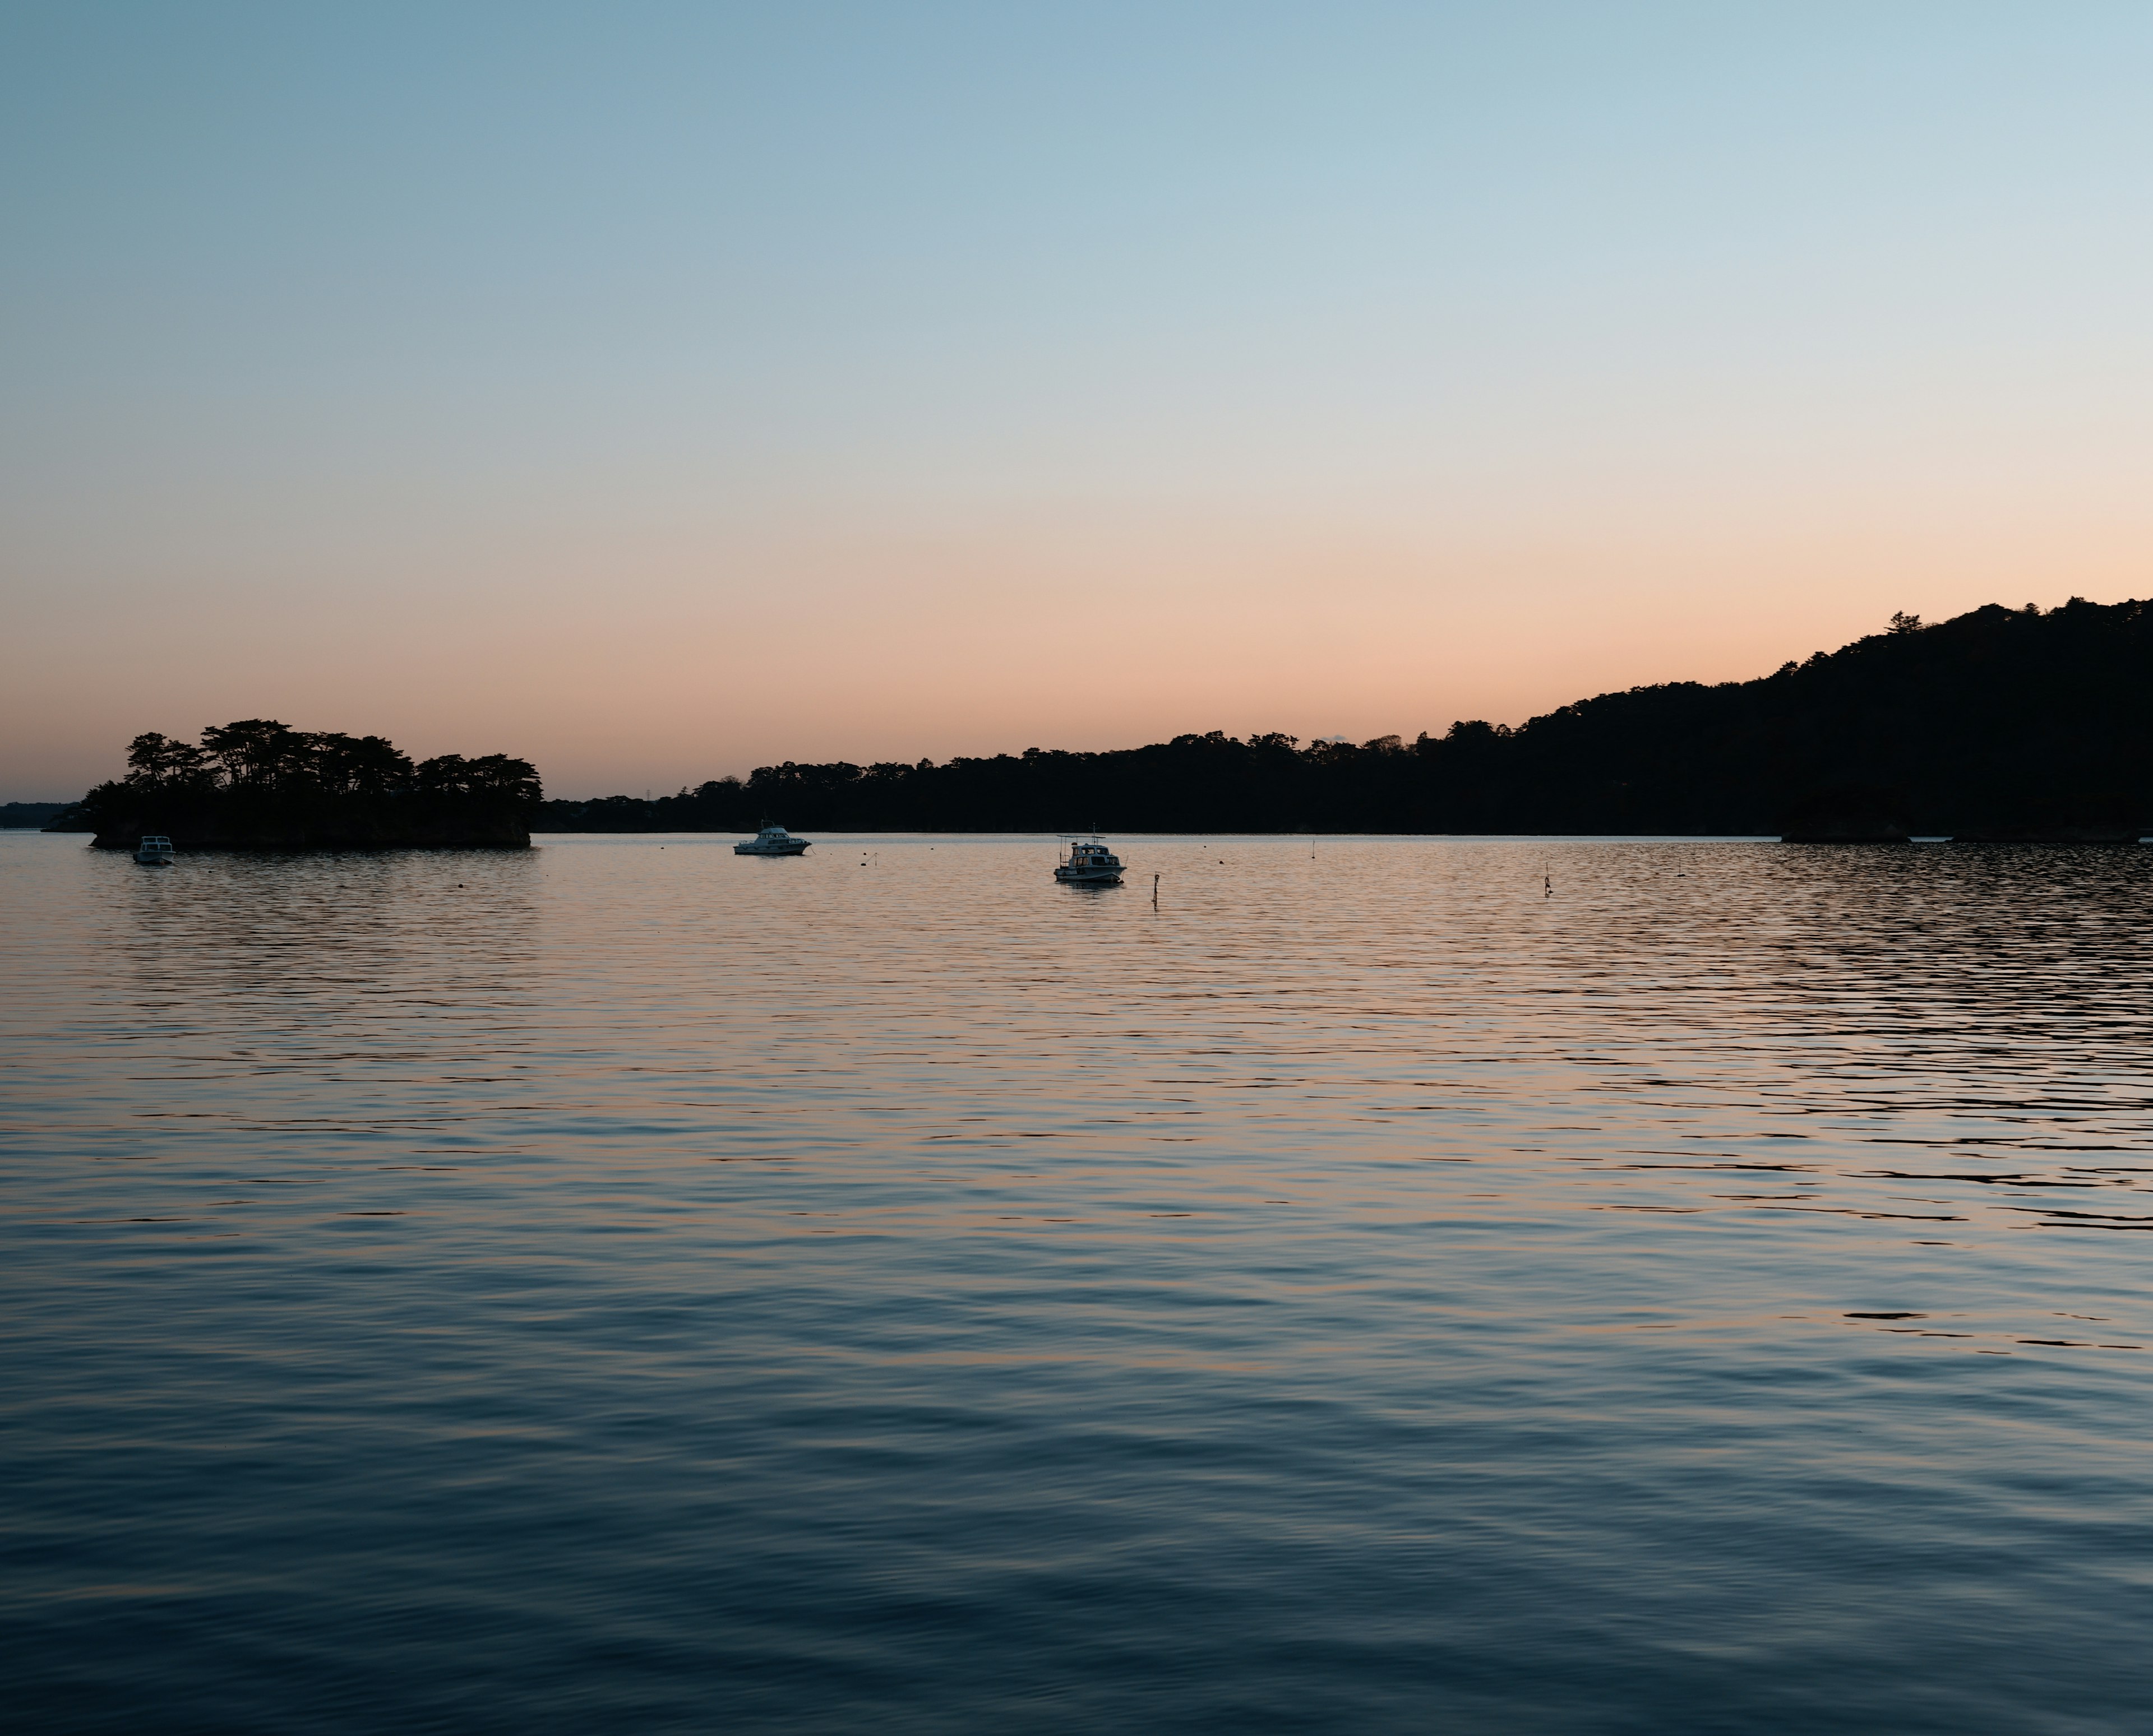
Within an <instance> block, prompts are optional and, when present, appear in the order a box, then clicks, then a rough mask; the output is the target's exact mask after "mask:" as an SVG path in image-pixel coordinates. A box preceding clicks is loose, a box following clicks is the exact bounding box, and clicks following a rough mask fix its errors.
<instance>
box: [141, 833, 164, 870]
mask: <svg viewBox="0 0 2153 1736" xmlns="http://www.w3.org/2000/svg"><path fill="white" fill-rule="evenodd" d="M135 860H136V861H138V862H140V864H141V865H143V866H144V867H145V868H169V867H171V865H172V840H171V839H169V838H167V837H166V836H165V835H164V834H163V833H162V832H147V833H145V834H144V835H143V837H142V841H141V842H140V843H139V844H137V845H135Z"/></svg>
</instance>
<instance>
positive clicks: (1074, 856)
mask: <svg viewBox="0 0 2153 1736" xmlns="http://www.w3.org/2000/svg"><path fill="white" fill-rule="evenodd" d="M1054 877H1055V878H1056V880H1058V881H1061V884H1062V885H1063V886H1119V885H1121V883H1122V859H1121V858H1120V857H1119V856H1117V855H1115V854H1114V853H1113V851H1112V850H1109V849H1107V846H1106V845H1103V844H1102V843H1101V842H1100V841H1099V840H1097V838H1079V839H1077V840H1076V841H1075V842H1074V843H1072V844H1071V845H1070V846H1069V854H1068V855H1066V856H1065V857H1063V858H1062V859H1061V861H1060V862H1058V863H1056V865H1055V869H1054Z"/></svg>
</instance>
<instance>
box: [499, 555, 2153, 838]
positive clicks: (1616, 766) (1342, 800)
mask: <svg viewBox="0 0 2153 1736" xmlns="http://www.w3.org/2000/svg"><path fill="white" fill-rule="evenodd" d="M2149 791H2153V602H2122V603H2115V604H2106V605H2104V604H2096V603H2089V602H2084V601H2083V600H2081V599H2078V598H2074V599H2072V600H2071V601H2070V602H2067V603H2064V604H2063V605H2061V606H2060V607H2056V608H2054V609H2050V610H2048V611H2045V612H2044V611H2043V610H2042V609H2040V608H2039V607H2037V606H2035V605H2033V604H2031V603H2029V604H2028V605H2026V606H2025V607H2023V608H2019V609H2011V608H2006V607H2001V606H1999V605H1997V604H1990V605H1988V606H1987V607H1983V608H1980V609H1976V610H1974V611H1972V612H1971V613H1968V614H1965V615H1962V616H1959V617H1957V618H1955V619H1953V620H1950V621H1946V622H1937V623H1934V624H1925V623H1924V622H1921V620H1919V619H1918V618H1917V617H1913V616H1910V615H1906V614H1904V613H1901V614H1899V615H1896V616H1894V617H1892V620H1891V626H1890V627H1889V628H1888V629H1887V630H1886V631H1885V632H1879V633H1875V634H1871V635H1870V636H1868V637H1864V638H1860V639H1857V640H1855V642H1853V643H1851V644H1849V645H1846V646H1844V647H1841V648H1840V649H1839V650H1837V651H1833V652H1821V651H1820V652H1817V653H1816V654H1815V656H1813V657H1809V659H1808V660H1807V661H1805V662H1788V663H1786V664H1784V665H1783V666H1782V667H1780V668H1779V669H1778V670H1777V671H1775V672H1774V673H1772V674H1771V675H1769V676H1765V677H1763V678H1759V679H1757V680H1753V681H1745V682H1722V683H1717V684H1713V685H1707V684H1703V683H1696V682H1674V683H1664V684H1661V685H1657V686H1651V687H1638V688H1631V689H1629V690H1628V691H1627V692H1624V693H1602V694H1600V695H1598V696H1597V697H1596V698H1590V699H1581V700H1579V701H1577V702H1576V703H1573V704H1570V705H1565V706H1562V707H1560V708H1557V709H1556V710H1555V711H1552V712H1550V713H1546V714H1545V715H1544V716H1541V717H1536V718H1532V719H1531V720H1530V721H1529V722H1528V723H1524V724H1521V725H1519V727H1517V728H1508V727H1505V726H1504V725H1502V724H1499V723H1493V724H1491V723H1486V722H1484V721H1479V720H1474V721H1461V722H1458V723H1452V724H1450V725H1449V726H1448V728H1446V729H1445V730H1444V731H1443V733H1441V734H1439V735H1431V734H1429V733H1425V732H1423V733H1421V734H1420V735H1418V737H1417V738H1415V739H1412V740H1411V741H1407V740H1405V739H1402V737H1400V736H1396V735H1387V736H1381V737H1378V738H1377V739H1374V740H1372V741H1367V742H1362V743H1359V744H1352V743H1347V742H1336V741H1323V740H1318V741H1309V742H1304V741H1302V740H1300V739H1298V738H1296V737H1295V736H1291V735H1287V734H1282V733H1275V734H1257V735H1252V736H1250V737H1248V738H1247V739H1239V738H1236V737H1234V736H1229V735H1228V734H1225V733H1224V732H1222V731H1218V730H1213V731H1210V732H1209V733H1204V734H1188V735H1178V736H1176V737H1174V738H1173V739H1172V740H1171V741H1167V742H1160V743H1156V744H1153V745H1150V746H1148V747H1141V748H1131V749H1121V750H1116V751H1110V752H1104V753H1077V752H1069V751H1066V750H1062V749H1041V748H1028V749H1025V750H1024V752H1022V753H1021V754H996V755H994V756H992V757H990V758H964V759H953V760H950V761H949V762H948V763H947V764H940V765H938V764H934V762H933V761H931V760H926V759H922V760H920V761H919V762H917V763H916V764H902V763H883V764H869V765H856V764H850V763H847V762H845V761H836V762H832V763H829V764H797V763H795V762H793V761H791V760H787V761H786V762H784V763H783V764H779V765H765V766H758V767H757V768H756V769H755V771H754V772H753V774H751V776H749V777H748V778H746V779H738V778H719V779H713V780H711V781H710V782H707V783H705V784H700V785H699V786H697V787H696V788H695V789H681V790H680V791H679V792H678V793H677V794H673V795H669V796H662V797H659V798H657V799H654V800H646V799H639V798H635V797H631V796H608V797H603V798H600V799H596V800H591V801H551V802H547V803H546V804H544V805H543V806H542V808H541V809H540V810H538V811H537V815H536V817H535V819H534V821H533V824H534V825H536V826H537V828H538V829H540V830H561V831H644V830H679V831H723V832H732V831H749V830H754V829H755V828H756V827H757V826H759V825H762V824H764V823H765V822H767V821H776V822H777V823H779V824H781V825H787V826H790V827H791V828H793V829H794V830H811V829H814V828H824V829H829V830H847V831H855V830H857V831H874V830H903V831H1052V830H1075V829H1077V828H1080V827H1088V826H1092V825H1098V826H1100V827H1102V828H1103V829H1106V830H1115V831H1125V832H1127V831H1199V832H1203V831H1236V832H1244V831H1246V832H1267V831H1326V832H1348V831H1351V832H1452V833H1457V832H1465V833H1474V832H1566V833H1626V832H1627V833H1635V832H1651V833H1690V834H1697V833H1705V834H1713V833H1718V834H1736V835H1742V834H1765V835H1778V834H1781V833H1787V834H1789V835H1819V836H1834V835H1845V836H1867V835H1876V836H1884V835H1894V834H1897V833H1903V832H1905V831H1906V830H1911V831H1914V832H1916V833H1929V834H1937V835H1961V836H1993V837H2006V836H2019V835H2023V836H2032V835H2072V834H2074V833H2077V832H2084V831H2108V832H2114V833H2117V834H2119V835H2120V834H2121V833H2125V832H2130V831H2132V830H2134V829H2136V828H2139V827H2141V826H2143V825H2145V824H2147V823H2148V822H2149V821H2153V801H2149V799H2148V796H2149Z"/></svg>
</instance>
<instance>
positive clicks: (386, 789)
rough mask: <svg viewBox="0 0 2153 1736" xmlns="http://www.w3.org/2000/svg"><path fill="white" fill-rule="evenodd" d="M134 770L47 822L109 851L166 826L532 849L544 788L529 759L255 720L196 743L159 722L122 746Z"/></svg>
mask: <svg viewBox="0 0 2153 1736" xmlns="http://www.w3.org/2000/svg"><path fill="white" fill-rule="evenodd" d="M127 768H128V769H127V775H126V776H125V777H124V778H120V779H115V781H113V782H111V783H109V784H99V785H98V786H97V787H96V788H95V789H93V790H91V791H90V792H89V794H87V795H86V796H84V798H83V799H81V800H80V801H79V802H77V803H76V804H74V805H73V806H72V807H70V808H69V809H67V810H65V811H64V813H62V814H61V815H59V816H58V817H57V818H55V819H54V820H53V821H52V822H51V823H50V824H48V825H47V826H46V827H45V830H47V831H49V832H90V833H93V834H94V836H93V837H92V839H91V840H90V841H91V843H92V844H94V845H95V846H96V847H98V848H99V849H100V850H117V849H132V848H133V847H134V845H135V841H136V840H138V839H139V838H140V837H141V835H143V834H145V833H149V832H162V833H164V834H165V835H167V836H169V837H170V838H171V840H172V841H173V842H174V843H175V844H176V845H180V846H181V848H182V849H188V848H191V849H196V850H204V849H207V850H218V849H222V850H379V849H387V848H391V847H396V846H408V845H466V846H468V845H491V846H501V847H507V848H522V847H527V846H528V845H529V844H530V842H531V830H530V826H531V817H532V814H533V813H534V812H535V811H536V810H537V806H538V804H539V802H540V799H541V798H542V794H543V792H542V790H541V789H540V788H539V784H538V774H537V770H536V769H534V768H533V767H532V765H531V764H530V763H529V762H528V761H527V760H522V759H510V758H508V757H507V756H506V754H484V755H481V756H480V757H479V758H476V759H466V758H465V757H464V756H463V755H461V754H442V755H440V756H439V757H437V758H435V759H422V760H419V761H416V762H415V761H414V760H413V759H411V757H410V755H409V754H405V753H404V752H402V751H401V750H400V749H398V748H397V747H396V745H395V744H394V743H393V742H389V741H386V740H384V739H382V738H381V737H380V736H378V735H364V736H350V735H339V734H337V733H333V732H330V733H323V732H318V731H310V730H303V729H293V728H289V727H288V726H287V725H285V724H283V723H277V722H276V721H274V720H273V719H271V718H247V719H246V720H244V721H242V722H239V723H225V724H221V725H218V726H216V727H214V728H208V729H205V730H203V731H202V733H201V741H200V742H199V743H196V742H188V741H180V740H176V739H173V738H171V737H170V736H165V735H160V734H156V733H150V734H147V735H138V736H137V737H135V739H134V741H133V742H131V743H130V744H129V745H128V749H127Z"/></svg>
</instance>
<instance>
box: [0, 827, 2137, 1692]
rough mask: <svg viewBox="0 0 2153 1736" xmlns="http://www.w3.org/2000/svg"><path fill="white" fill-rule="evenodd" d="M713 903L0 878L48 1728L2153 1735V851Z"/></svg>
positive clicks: (224, 873) (638, 847)
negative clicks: (2152, 1048) (2152, 1066)
mask: <svg viewBox="0 0 2153 1736" xmlns="http://www.w3.org/2000/svg"><path fill="white" fill-rule="evenodd" d="M729 841H730V840H712V839H703V838H679V837H675V838H650V839H645V838H633V839H602V838H554V839H547V840H542V844H543V847H542V848H541V849H538V850H533V851H532V852H530V853H528V854H481V853H412V854H394V855H370V856H364V855H346V856H336V855H329V856H313V857H272V856H262V857H247V856H238V855H199V856H189V857H185V858H183V859H182V860H181V862H180V863H179V865H177V866H176V867H175V868H172V869H171V870H167V871H153V870H146V869H140V868H137V867H135V865H133V864H132V863H131V862H130V861H128V860H125V859H124V858H120V859H117V860H115V859H113V858H110V857H107V856H103V855H96V854H93V853H92V852H90V851H89V850H86V849H84V847H83V840H80V839H77V838H66V837H52V838H48V837H43V836H41V835H5V836H4V837H0V923H3V924H4V930H5V935H4V938H5V954H4V958H0V967H4V970H5V972H6V985H7V992H6V995H5V997H4V1011H0V1020H4V1037H5V1044H6V1053H7V1057H8V1063H9V1065H8V1071H7V1073H6V1075H5V1084H4V1088H0V1089H4V1099H5V1100H4V1104H0V1110H4V1121H3V1122H0V1184H4V1200H3V1201H0V1206H4V1216H0V1233H4V1242H3V1243H0V1297H4V1303H5V1310H6V1312H5V1322H6V1327H7V1336H6V1340H5V1351H4V1362H0V1376H4V1385H0V1473H4V1475H0V1547H4V1551H5V1568H6V1571H5V1573H4V1575H3V1576H0V1598H4V1615H3V1616H0V1621H4V1629H0V1633H4V1647H0V1655H4V1659H5V1662H4V1666H0V1667H4V1673H5V1683H4V1685H5V1687H6V1689H7V1693H8V1703H9V1707H10V1712H11V1714H12V1715H13V1716H15V1717H23V1716H24V1715H25V1714H26V1713H27V1714H28V1716H29V1718H30V1721H31V1723H32V1724H33V1725H34V1727H36V1728H41V1729H46V1730H59V1731H70V1730H114V1731H120V1730H130V1731H140V1730H158V1731H184V1732H192V1731H202V1732H208V1731H218V1732H250V1733H251V1732H288V1731H292V1730H294V1729H299V1728H306V1729H309V1730H318V1731H328V1732H345V1731H353V1732H356V1731H377V1730H397V1731H426V1730H440V1731H457V1732H466V1731H470V1732H492V1731H501V1732H509V1731H514V1732H556V1731H559V1732H568V1731H578V1732H581V1731H590V1730H595V1729H601V1728H618V1729H635V1730H647V1731H704V1730H710V1731H720V1730H722V1731H727V1732H759V1731H780V1730H784V1731H811V1732H812V1731H833V1732H834V1731H852V1730H860V1729H868V1728H872V1729H878V1730H886V1731H890V1732H895V1733H913V1732H919V1733H929V1732H952V1733H954V1732H978V1731H1000V1730H1009V1731H1026V1732H1056V1733H1058V1732H1078V1731H1083V1732H1091V1731H1098V1730H1107V1729H1127V1730H1142V1731H1168V1732H1175V1731H1198V1730H1202V1731H1207V1732H1210V1731H1234V1730H1248V1731H1302V1730H1306V1731H1352V1732H1390V1731H1416V1732H1418V1731H1428V1730H1437V1731H1442V1730H1454V1731H1462V1732H1469V1731H1481V1730H1487V1731H1501V1732H1539V1731H1548V1732H1564V1733H1570V1732H1617V1731H1620V1732H1630V1731H1636V1732H1648V1731H1650V1732H1663V1731H1669V1730H1679V1731H1728V1732H1738V1731H1757V1730H1788V1731H1810V1730H1827V1729H1828V1730H1850V1731H1870V1730H1874V1731H1878V1732H1886V1731H1888V1732H1909V1731H1939V1732H1942V1731H1950V1732H1992V1731H1993V1732H2007V1731H2008V1732H2016V1731H2042V1732H2073V1733H2076V1732H2095V1731H2100V1732H2107V1731H2125V1730H2144V1729H2146V1728H2149V1727H2153V1710H2149V1708H2153V1667H2149V1664H2148V1662H2147V1654H2146V1651H2145V1636H2146V1633H2147V1631H2148V1623H2149V1621H2153V1456H2149V1447H2148V1434H2149V1425H2153V1404H2149V1398H2150V1397H2153V1392H2149V1377H2150V1376H2153V1282H2149V1274H2148V1265H2149V1261H2153V1236H2148V1235H2147V1234H2146V1233H2145V1232H2147V1231H2153V1076H2149V1060H2153V1055H2149V1038H2153V1000H2149V990H2153V948H2150V947H2149V945H2148V942H2149V938H2153V934H2149V920H2148V915H2147V911H2148V896H2149V892H2153V870H2149V865H2148V863H2149V858H2153V852H2146V851H2115V850H2044V849H2035V848H2018V849H1993V850H1979V849H1962V848H1947V847H1943V846H1937V847H1921V846H1916V847H1912V848H1906V849H1899V850H1890V849H1872V850H1860V849H1855V850H1818V849H1808V850H1804V849H1800V848H1794V847H1789V846H1784V845H1759V844H1745V843H1729V844H1714V843H1700V842H1694V841H1683V842H1674V843H1650V842H1636V841H1621V842H1587V843H1556V844H1549V845H1542V844H1540V843H1531V844H1517V843H1503V842H1472V841H1448V840H1394V839H1386V840H1317V841H1316V842H1314V843H1311V841H1310V840H1306V839H1299V840H1295V839H1260V840H1244V839H1226V840H1191V839H1154V840H1127V842H1126V843H1125V845H1124V849H1125V854H1126V855H1127V856H1128V857H1129V858H1130V859H1131V860H1132V862H1133V864H1134V865H1135V870H1136V874H1135V877H1134V878H1133V879H1132V883H1131V884H1130V885H1128V886H1125V887H1123V888H1121V889H1119V890H1118V891H1088V890H1083V889H1075V888H1063V887H1057V886H1054V885H1052V884H1051V882H1050V881H1049V880H1048V872H1049V870H1050V869H1051V865H1052V862H1053V858H1054V846H1053V845H1052V843H1051V840H1036V839H1030V840H1019V839H980V840H952V839H948V838H935V839H919V840H913V839H899V838H888V837H883V838H873V839H868V840H828V839H826V840H825V841H823V842H822V844H821V845H818V847H817V850H815V852H814V853H813V854H812V855H810V856H808V857H807V858H806V859H804V860H797V861H785V860H776V861H763V860H750V859H739V858H735V857H734V856H733V855H732V854H731V853H730V849H729V847H728V844H729ZM1153 872H1157V873H1158V874H1160V875H1161V876H1162V880H1161V896H1160V901H1159V907H1158V910H1157V911H1154V910H1153V907H1152V903H1151V896H1150V876H1151V875H1152V874H1153ZM1544 876H1547V877H1549V878H1551V880H1552V882H1553V886H1554V896H1552V897H1550V896H1544V892H1543V877H1544Z"/></svg>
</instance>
